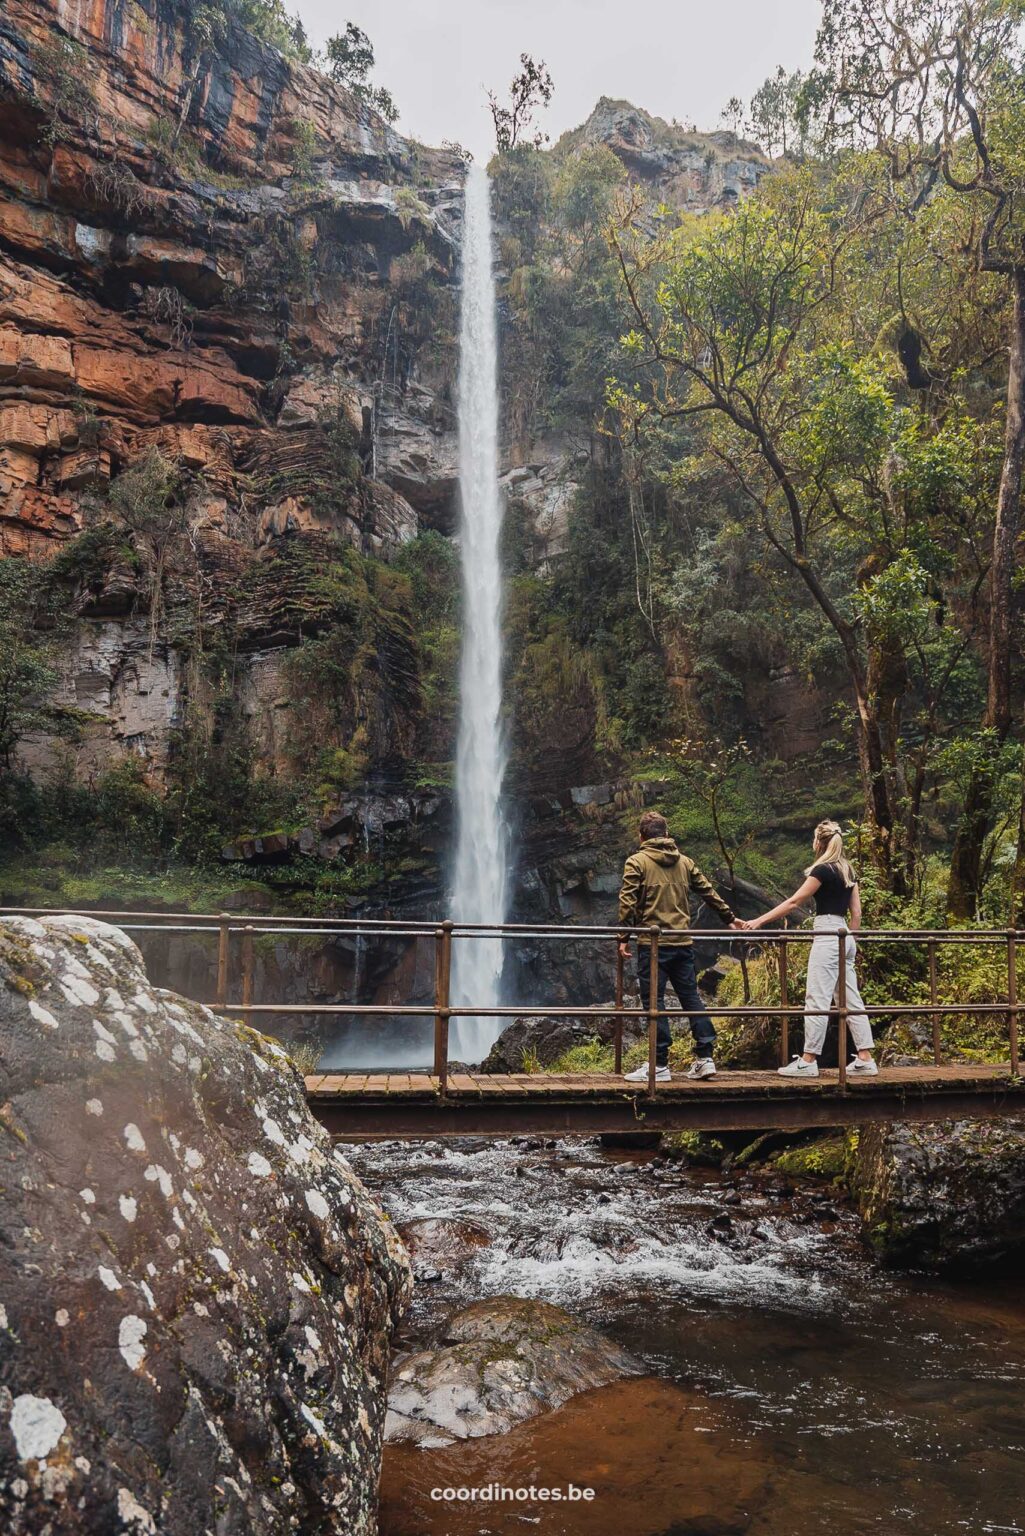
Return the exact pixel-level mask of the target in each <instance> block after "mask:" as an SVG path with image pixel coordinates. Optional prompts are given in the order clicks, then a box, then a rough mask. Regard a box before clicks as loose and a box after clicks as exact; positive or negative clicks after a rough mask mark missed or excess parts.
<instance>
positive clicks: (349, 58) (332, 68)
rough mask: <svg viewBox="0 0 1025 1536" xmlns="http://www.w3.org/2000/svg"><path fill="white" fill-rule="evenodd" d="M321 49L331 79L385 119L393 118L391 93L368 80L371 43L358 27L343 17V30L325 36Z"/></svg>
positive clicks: (370, 64)
mask: <svg viewBox="0 0 1025 1536" xmlns="http://www.w3.org/2000/svg"><path fill="white" fill-rule="evenodd" d="M324 53H325V58H326V61H327V69H328V73H329V74H330V76H331V78H332V80H336V81H337V82H338V84H339V85H344V86H345V88H346V90H348V91H351V92H352V94H353V95H354V96H355V97H356V99H357V101H361V102H362V103H363V104H364V106H367V107H370V108H372V109H373V111H375V112H379V113H380V115H381V116H382V117H383V118H384V120H385V122H388V123H394V122H395V120H396V118H397V117H398V115H399V109H398V107H397V106H396V105H395V102H394V101H393V99H392V96H391V93H390V92H389V91H386V90H385V89H384V87H383V86H380V85H371V83H370V71H371V70H372V69H373V67H374V45H373V43H372V42H371V41H370V38H369V37H368V36H367V34H366V33H365V32H364V31H363V29H362V28H361V27H358V26H356V24H355V22H352V21H347V22H346V23H345V31H344V32H340V33H337V34H336V35H335V36H334V37H329V38H328V40H327V45H326V47H325V49H324Z"/></svg>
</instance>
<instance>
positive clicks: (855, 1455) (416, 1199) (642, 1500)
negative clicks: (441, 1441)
mask: <svg viewBox="0 0 1025 1536" xmlns="http://www.w3.org/2000/svg"><path fill="white" fill-rule="evenodd" d="M353 1161H354V1162H355V1164H356V1166H357V1167H358V1168H359V1170H360V1172H361V1173H362V1175H363V1177H364V1178H365V1179H366V1180H367V1182H368V1183H369V1185H370V1186H371V1188H373V1189H374V1190H375V1191H376V1192H377V1193H378V1195H379V1196H380V1198H381V1199H382V1200H383V1201H384V1203H385V1205H386V1207H387V1209H388V1210H389V1212H390V1213H391V1214H392V1215H393V1216H394V1217H395V1219H396V1220H397V1221H399V1222H404V1221H409V1220H414V1219H417V1218H422V1217H446V1216H447V1217H453V1218H458V1219H460V1220H463V1221H472V1222H474V1223H476V1224H478V1225H479V1226H480V1227H482V1228H484V1229H485V1231H486V1234H487V1236H488V1238H489V1239H490V1241H489V1242H487V1244H486V1245H485V1246H480V1247H469V1248H468V1249H467V1252H466V1257H465V1262H464V1263H463V1264H461V1266H460V1267H459V1268H457V1269H453V1270H447V1271H444V1272H443V1273H442V1275H441V1277H440V1278H438V1277H437V1276H435V1277H433V1278H430V1277H428V1279H427V1280H425V1281H424V1282H422V1283H421V1284H419V1285H418V1287H417V1293H416V1299H415V1302H414V1312H413V1316H412V1318H411V1320H410V1322H409V1324H408V1325H407V1327H408V1329H409V1332H410V1335H411V1337H412V1338H414V1339H415V1338H417V1337H419V1336H423V1337H430V1335H431V1332H432V1329H433V1328H434V1327H435V1326H436V1325H437V1323H438V1322H439V1320H440V1319H441V1318H442V1317H443V1316H444V1315H445V1314H446V1313H447V1312H448V1311H449V1310H452V1309H453V1308H455V1307H458V1306H460V1305H464V1304H466V1302H468V1301H470V1300H472V1299H474V1298H476V1297H479V1296H486V1295H496V1294H507V1293H512V1294H517V1295H524V1296H535V1297H542V1298H544V1299H546V1300H550V1301H555V1302H558V1303H559V1304H561V1305H563V1306H565V1307H567V1308H568V1309H569V1310H571V1311H573V1312H575V1313H576V1314H578V1315H580V1316H583V1317H585V1318H586V1319H587V1320H588V1321H590V1322H592V1323H593V1324H595V1325H596V1326H599V1327H601V1328H603V1329H604V1330H605V1331H606V1332H607V1333H609V1334H610V1335H612V1336H614V1337H615V1338H616V1339H617V1340H618V1341H619V1342H621V1343H623V1344H625V1345H626V1346H627V1347H629V1348H630V1349H632V1350H633V1351H634V1352H635V1353H636V1354H639V1355H640V1356H641V1358H642V1359H643V1360H644V1361H645V1362H646V1364H647V1365H648V1367H649V1368H650V1371H651V1373H652V1375H651V1378H649V1379H648V1380H647V1381H645V1382H642V1383H636V1384H630V1385H628V1386H627V1387H626V1388H624V1390H623V1392H622V1393H619V1395H613V1396H612V1397H611V1398H610V1396H609V1391H610V1389H604V1390H603V1391H602V1392H598V1393H587V1394H584V1395H583V1397H581V1398H578V1399H575V1400H574V1401H573V1403H571V1404H570V1405H568V1406H567V1407H566V1408H564V1409H561V1410H559V1411H558V1412H557V1413H554V1414H548V1415H545V1416H543V1417H542V1418H539V1419H536V1420H533V1421H532V1422H531V1423H529V1424H527V1425H525V1426H522V1427H521V1428H520V1429H518V1430H516V1431H514V1432H513V1433H512V1434H511V1435H505V1436H497V1437H493V1438H490V1439H485V1440H480V1441H475V1442H463V1443H459V1444H457V1446H456V1447H454V1448H453V1449H452V1450H442V1451H434V1452H431V1451H421V1450H412V1449H409V1448H406V1447H395V1448H391V1449H390V1450H389V1452H388V1454H387V1456H386V1461H385V1475H384V1481H383V1485H382V1497H383V1507H382V1527H381V1529H382V1536H490V1533H494V1536H506V1533H509V1536H512V1533H514V1532H519V1531H523V1530H528V1529H535V1530H537V1531H538V1532H539V1536H740V1533H745V1536H868V1533H872V1536H964V1533H972V1536H974V1533H986V1536H1019V1533H1022V1532H1025V1399H1023V1388H1025V1297H1023V1294H1022V1290H1021V1284H1020V1279H1021V1277H1020V1275H1019V1276H1004V1277H1003V1278H1002V1279H1000V1280H995V1279H989V1280H986V1281H982V1282H968V1281H962V1282H958V1283H956V1284H954V1283H943V1282H939V1281H932V1280H926V1279H924V1278H920V1277H919V1278H914V1277H911V1278H909V1277H901V1276H896V1275H892V1274H885V1273H881V1272H880V1271H878V1270H877V1269H875V1268H874V1267H873V1266H872V1264H871V1263H870V1261H869V1260H868V1259H867V1257H866V1256H865V1255H864V1253H863V1252H862V1250H861V1248H860V1244H859V1240H858V1234H857V1224H856V1221H855V1219H854V1217H853V1216H852V1215H851V1214H850V1213H849V1212H846V1211H845V1210H843V1209H842V1208H837V1207H836V1206H835V1204H834V1202H833V1200H832V1197H831V1196H830V1194H829V1193H828V1192H824V1191H816V1190H814V1189H812V1190H801V1191H798V1192H797V1193H796V1195H795V1194H794V1193H793V1192H792V1191H791V1190H789V1189H788V1188H787V1187H786V1186H785V1185H783V1184H782V1183H781V1181H780V1180H778V1179H774V1178H772V1177H770V1176H764V1175H762V1176H759V1175H740V1176H738V1177H736V1178H730V1177H728V1176H724V1175H720V1174H718V1173H702V1172H698V1171H687V1170H682V1169H678V1168H676V1167H675V1166H673V1165H669V1166H667V1167H662V1168H656V1167H653V1166H652V1163H651V1161H650V1155H648V1154H628V1153H623V1152H618V1153H617V1152H608V1151H604V1150H602V1149H600V1148H598V1147H597V1146H594V1145H591V1144H583V1143H571V1142H565V1143H562V1144H560V1145H559V1146H558V1147H554V1146H552V1145H551V1144H550V1145H549V1146H548V1147H547V1148H541V1147H540V1146H539V1145H538V1144H536V1143H535V1144H533V1146H531V1145H530V1144H526V1145H522V1144H521V1145H514V1144H512V1143H508V1142H507V1143H502V1144H491V1145H488V1144H486V1143H476V1144H472V1143H458V1144H453V1145H450V1146H445V1147H443V1146H440V1145H431V1144H421V1145H407V1146H401V1145H399V1144H394V1143H393V1144H387V1145H378V1146H365V1147H361V1148H357V1149H354V1154H353ZM725 1217H728V1218H729V1223H728V1224H727V1223H725V1221H724V1218H725ZM716 1219H717V1221H718V1225H717V1226H713V1225H712V1223H713V1222H715V1221H716ZM617 1392H618V1389H617ZM610 1404H611V1405H612V1406H611V1407H610ZM613 1410H614V1411H613ZM491 1478H498V1479H499V1480H501V1481H505V1482H511V1481H512V1482H514V1481H516V1480H517V1479H519V1480H526V1481H527V1482H533V1483H535V1484H539V1485H540V1484H548V1485H559V1484H565V1483H566V1482H569V1481H576V1483H577V1485H578V1486H584V1485H588V1486H594V1487H595V1488H596V1492H597V1497H596V1499H595V1501H594V1503H592V1504H590V1505H589V1506H587V1508H586V1510H581V1509H577V1510H571V1509H569V1508H568V1507H561V1508H560V1509H555V1508H549V1509H547V1510H546V1512H545V1513H544V1515H543V1516H542V1517H539V1512H538V1511H536V1510H535V1511H534V1513H533V1515H532V1516H531V1517H530V1518H527V1511H525V1510H524V1509H523V1508H522V1506H521V1507H519V1508H513V1509H507V1510H504V1511H503V1510H500V1509H498V1508H494V1509H492V1510H490V1511H489V1512H487V1513H486V1514H485V1512H484V1511H482V1510H480V1509H477V1510H472V1509H469V1508H466V1507H462V1508H455V1507H453V1506H452V1505H446V1506H444V1507H443V1508H441V1509H439V1506H438V1505H437V1504H436V1503H434V1502H433V1501H432V1500H431V1498H430V1489H431V1488H432V1487H437V1486H442V1485H445V1484H446V1483H452V1482H453V1481H454V1483H455V1484H457V1485H458V1484H462V1485H467V1484H469V1485H478V1486H483V1485H485V1484H486V1483H487V1482H488V1480H489V1479H491Z"/></svg>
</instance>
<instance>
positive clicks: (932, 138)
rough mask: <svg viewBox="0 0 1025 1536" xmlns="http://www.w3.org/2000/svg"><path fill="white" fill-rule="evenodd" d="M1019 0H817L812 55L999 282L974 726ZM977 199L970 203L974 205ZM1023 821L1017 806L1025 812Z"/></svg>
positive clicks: (1018, 479)
mask: <svg viewBox="0 0 1025 1536" xmlns="http://www.w3.org/2000/svg"><path fill="white" fill-rule="evenodd" d="M1023 19H1025V7H1023V5H1022V3H1021V0H826V9H825V15H824V17H823V21H822V25H821V28H820V30H819V35H818V41H817V45H816V57H817V63H818V66H819V70H820V82H819V90H820V93H821V96H822V99H823V100H824V102H825V103H826V117H827V121H828V123H829V125H830V128H831V130H832V133H833V136H834V139H835V140H836V141H837V142H838V143H839V144H847V145H854V146H867V147H869V148H870V149H871V150H872V151H874V152H875V153H876V154H877V155H878V156H880V157H881V159H882V161H883V162H884V164H885V165H886V167H887V171H888V174H889V180H890V184H891V187H892V189H893V191H894V194H895V195H896V196H897V197H898V198H899V199H900V201H901V204H902V206H903V207H904V208H905V209H906V210H907V212H909V213H910V214H912V215H917V214H918V213H919V212H920V210H922V209H923V208H925V207H926V206H927V205H928V203H929V201H930V200H931V198H932V197H933V195H934V193H935V190H936V188H937V187H938V186H941V185H945V186H946V187H948V188H949V189H950V190H951V192H953V193H954V194H956V195H957V196H958V197H960V198H963V199H964V200H965V201H966V202H968V203H970V204H971V205H972V208H973V215H972V226H971V234H970V239H971V246H972V249H973V253H974V257H975V260H976V262H977V264H978V266H979V268H980V270H981V271H983V272H990V273H995V274H998V275H999V276H1000V277H1001V278H1002V279H1003V281H1004V282H1005V283H1006V285H1007V288H1008V290H1009V294H1010V312H1009V316H1008V322H1007V337H1006V347H1007V357H1008V370H1007V390H1006V418H1005V439H1004V454H1003V467H1002V472H1001V476H1000V484H999V489H998V492H997V496H996V517H995V520H994V526H993V542H992V557H991V563H990V572H989V644H988V667H987V699H986V709H985V714H984V717H983V722H982V725H983V729H984V730H986V731H992V732H993V733H994V736H995V740H996V741H997V742H998V743H1002V742H1003V741H1004V740H1005V739H1006V738H1007V736H1008V734H1009V731H1010V728H1011V720H1012V702H1011V658H1012V650H1013V640H1014V628H1015V618H1016V612H1015V597H1014V594H1015V571H1016V550H1017V542H1018V534H1019V527H1020V506H1021V483H1022V473H1023V467H1025V220H1023V215H1022V202H1023V198H1025V107H1023V98H1022V90H1021V81H1022V76H1023V72H1025V51H1023V45H1022V30H1021V29H1022V21H1023ZM974 210H977V212H975V211H974ZM992 786H993V776H992V775H991V774H990V773H988V772H986V771H985V770H984V769H982V768H980V770H979V771H978V772H977V773H975V775H974V776H973V780H972V783H971V785H970V789H969V792H968V793H967V795H966V797H965V813H964V817H963V819H962V823H961V826H960V827H959V829H958V832H957V836H956V840H955V845H954V851H953V856H952V859H951V869H950V880H949V884H948V891H947V906H948V911H949V912H950V914H951V916H953V917H958V918H964V917H970V916H973V915H974V914H975V912H976V910H977V908H978V903H979V898H980V895H981V889H982V880H983V849H984V846H985V843H986V837H987V834H988V831H989V828H990V826H991V823H992V818H993V797H992ZM1022 824H1023V827H1025V812H1023V820H1022Z"/></svg>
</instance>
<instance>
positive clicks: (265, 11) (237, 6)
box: [184, 0, 313, 64]
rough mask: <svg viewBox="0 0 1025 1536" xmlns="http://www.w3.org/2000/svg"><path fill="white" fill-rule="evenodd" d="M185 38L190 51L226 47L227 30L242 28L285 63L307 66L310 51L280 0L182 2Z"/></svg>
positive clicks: (302, 31)
mask: <svg viewBox="0 0 1025 1536" xmlns="http://www.w3.org/2000/svg"><path fill="white" fill-rule="evenodd" d="M184 9H185V16H186V25H187V28H188V36H189V39H190V41H191V44H192V47H193V49H194V50H196V51H199V52H201V51H202V50H203V49H206V48H213V49H215V50H217V51H218V52H220V51H223V50H225V49H226V48H227V46H228V41H229V36H230V31H231V27H232V26H233V25H234V26H239V27H244V28H245V30H246V31H247V32H251V33H252V34H253V36H254V37H257V38H259V40H260V41H261V42H262V43H267V44H268V45H269V46H270V47H271V48H276V49H277V50H278V52H279V53H281V54H283V55H284V57H285V58H286V59H294V60H297V61H298V62H299V63H304V64H308V63H311V62H312V60H313V50H312V49H311V48H310V45H309V43H308V41H307V38H306V31H305V28H304V27H303V24H302V22H301V20H300V19H299V16H298V14H296V15H294V16H293V15H290V14H289V12H288V11H287V10H286V9H285V6H284V4H283V3H282V0H185V5H184Z"/></svg>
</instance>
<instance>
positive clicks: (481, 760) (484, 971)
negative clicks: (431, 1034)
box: [451, 166, 508, 1061]
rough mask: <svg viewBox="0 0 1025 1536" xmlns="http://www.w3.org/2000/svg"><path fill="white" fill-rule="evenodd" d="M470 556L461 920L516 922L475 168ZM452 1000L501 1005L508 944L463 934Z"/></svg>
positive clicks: (485, 274) (470, 224) (463, 1036)
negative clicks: (505, 797) (510, 898)
mask: <svg viewBox="0 0 1025 1536" xmlns="http://www.w3.org/2000/svg"><path fill="white" fill-rule="evenodd" d="M459 486H460V550H461V558H462V576H463V647H462V658H461V662H460V670H459V700H460V714H459V740H458V745H457V749H456V853H455V865H454V871H453V880H452V895H451V915H452V918H453V920H454V921H455V922H464V923H501V922H503V921H504V920H505V916H506V901H507V885H508V871H507V859H508V840H507V832H506V826H505V821H504V817H503V814H502V779H503V775H504V773H505V744H504V741H503V734H502V720H501V706H502V570H501V556H500V549H499V543H500V537H501V531H502V499H501V496H500V494H499V489H498V341H497V323H496V316H495V279H494V274H493V271H492V252H491V206H490V186H489V183H488V177H487V173H486V172H485V171H484V170H483V169H482V168H481V167H479V166H471V167H470V168H469V171H468V174H467V178H466V203H465V212H464V216H463V285H462V311H461V318H460V354H459ZM452 962H453V964H452V993H451V997H452V1005H453V1006H454V1007H460V1006H465V1005H467V1004H471V1003H479V1004H480V1005H481V1006H482V1007H493V1006H495V1005H496V1004H497V1003H498V1000H499V985H500V980H501V973H502V941H501V939H471V938H464V939H457V940H456V942H455V944H454V946H453V952H452ZM501 1028H502V1021H501V1020H499V1019H475V1018H464V1019H456V1020H453V1025H452V1031H451V1054H452V1055H453V1056H454V1057H455V1058H456V1059H459V1060H464V1061H479V1060H480V1059H481V1057H482V1056H484V1055H485V1054H486V1053H487V1051H488V1050H489V1048H490V1046H491V1044H492V1042H493V1041H494V1040H495V1039H496V1038H497V1037H498V1035H499V1034H500V1032H501Z"/></svg>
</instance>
